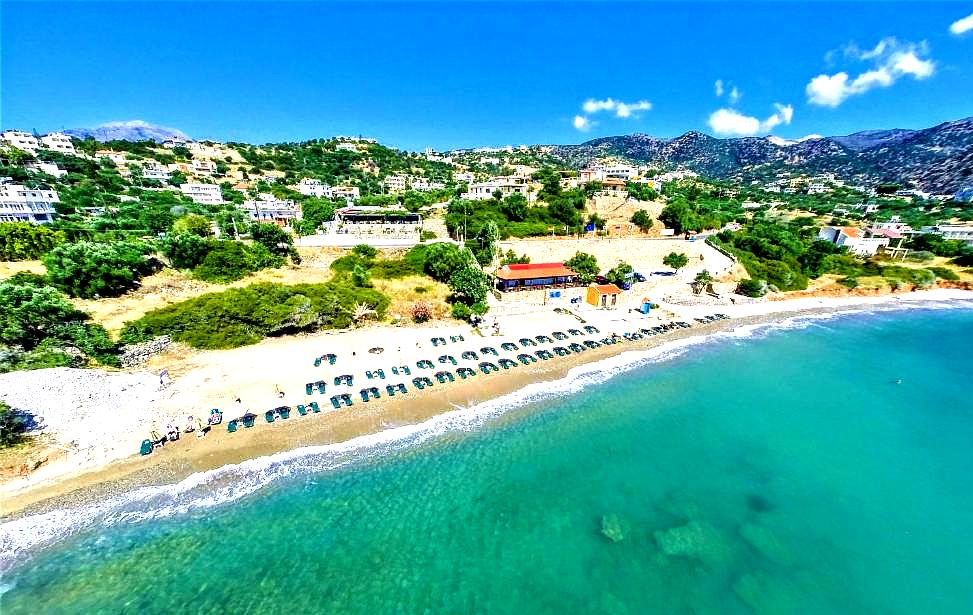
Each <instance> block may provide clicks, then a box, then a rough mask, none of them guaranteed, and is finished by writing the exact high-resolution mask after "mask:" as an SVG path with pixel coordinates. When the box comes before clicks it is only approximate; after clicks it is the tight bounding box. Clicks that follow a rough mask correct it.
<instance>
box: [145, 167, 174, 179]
mask: <svg viewBox="0 0 973 615" xmlns="http://www.w3.org/2000/svg"><path fill="white" fill-rule="evenodd" d="M142 177H144V178H145V179H154V180H156V181H160V182H167V181H169V177H170V175H169V171H168V170H167V169H166V168H165V167H163V166H162V165H160V164H147V165H145V166H144V167H142Z"/></svg>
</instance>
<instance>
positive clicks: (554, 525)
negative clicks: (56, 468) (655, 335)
mask: <svg viewBox="0 0 973 615" xmlns="http://www.w3.org/2000/svg"><path fill="white" fill-rule="evenodd" d="M941 307H943V308H945V306H941ZM899 379H901V382H898V380H899ZM971 381H973V309H971V305H970V304H968V303H967V304H966V305H965V306H963V307H960V308H958V309H957V308H955V305H954V309H908V310H899V311H882V312H874V313H858V314H851V315H843V316H836V317H833V318H829V319H818V320H796V321H791V322H789V323H788V324H786V325H785V326H783V327H764V328H751V329H746V330H742V331H737V332H736V333H734V334H732V335H717V336H714V337H712V338H710V339H708V340H705V341H701V342H700V343H695V344H694V345H692V346H683V347H680V348H670V349H668V350H667V351H666V352H662V353H661V354H660V353H659V352H655V353H643V354H642V355H636V354H631V355H627V356H625V357H622V358H615V359H612V360H610V361H607V362H605V363H603V364H601V365H600V366H599V369H598V370H596V371H593V372H592V371H590V370H589V372H587V373H583V372H581V371H579V372H578V373H575V374H572V377H571V378H570V379H568V380H566V381H564V382H561V383H558V384H555V385H550V386H547V387H543V388H542V387H532V388H531V389H530V390H528V391H526V392H524V393H523V394H521V395H519V396H510V397H508V398H506V399H504V400H501V401H500V402H497V403H494V404H489V405H486V406H481V407H478V408H471V409H467V410H457V411H456V412H453V413H451V414H450V415H448V416H446V417H443V418H440V419H436V420H434V421H431V422H430V423H428V424H426V425H423V426H419V427H413V428H402V429H399V430H390V431H389V432H386V433H385V434H383V435H381V436H378V437H373V438H370V439H364V440H362V441H359V442H357V443H354V445H344V446H338V447H320V448H314V449H305V450H299V451H292V452H290V453H287V454H281V455H278V456H275V457H273V458H267V459H261V460H254V461H252V462H249V463H247V464H243V465H241V466H238V467H230V468H225V469H222V470H220V471H216V472H213V473H211V474H207V475H201V476H195V477H192V478H190V479H187V480H186V481H184V482H183V483H181V484H180V485H178V486H167V487H158V488H144V489H141V490H139V491H137V492H134V493H131V494H127V495H125V496H120V497H118V498H116V499H114V500H111V501H108V502H103V503H101V504H99V505H97V506H90V507H87V508H84V509H79V510H73V511H56V512H54V513H50V514H47V515H44V516H38V517H32V518H26V519H22V520H17V521H12V522H8V523H6V524H4V525H2V526H0V551H2V552H3V558H4V559H3V565H4V566H5V568H6V572H5V573H4V575H3V579H2V591H3V592H4V593H3V594H2V597H0V611H2V613H3V614H4V615H16V614H20V613H32V614H35V613H85V614H93V613H112V614H117V613H283V612H291V613H308V612H317V613H368V614H376V613H517V614H525V613H677V614H679V613H685V614H690V613H691V614H697V615H699V614H707V613H726V614H736V613H740V614H745V613H759V614H772V613H774V614H775V613H801V614H804V613H853V614H863V613H876V614H878V613H880V614H898V613H901V614H910V615H912V614H920V613H921V614H926V613H929V614H933V613H934V614H938V615H947V614H953V613H955V614H964V615H968V614H969V613H973V396H971V392H973V391H971Z"/></svg>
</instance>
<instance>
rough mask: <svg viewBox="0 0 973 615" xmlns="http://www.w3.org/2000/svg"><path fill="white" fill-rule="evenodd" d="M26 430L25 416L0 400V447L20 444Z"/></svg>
mask: <svg viewBox="0 0 973 615" xmlns="http://www.w3.org/2000/svg"><path fill="white" fill-rule="evenodd" d="M26 432H27V419H26V417H24V415H22V414H21V413H19V412H17V411H15V410H14V409H13V408H11V407H10V406H8V405H7V404H6V403H5V402H2V401H0V448H6V447H8V446H15V445H17V444H20V443H21V442H23V441H24V438H25V435H24V434H25V433H26Z"/></svg>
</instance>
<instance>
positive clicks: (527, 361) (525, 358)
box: [517, 353, 537, 365]
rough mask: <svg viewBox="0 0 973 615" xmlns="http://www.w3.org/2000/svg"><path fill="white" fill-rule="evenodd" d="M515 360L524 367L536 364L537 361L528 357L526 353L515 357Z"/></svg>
mask: <svg viewBox="0 0 973 615" xmlns="http://www.w3.org/2000/svg"><path fill="white" fill-rule="evenodd" d="M517 360H518V361H520V362H521V363H523V364H524V365H530V364H531V363H537V359H535V358H534V357H532V356H530V355H529V354H527V353H523V354H519V355H517Z"/></svg>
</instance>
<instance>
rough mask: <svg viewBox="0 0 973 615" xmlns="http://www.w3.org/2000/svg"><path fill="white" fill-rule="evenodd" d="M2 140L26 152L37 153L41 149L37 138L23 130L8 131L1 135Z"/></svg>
mask: <svg viewBox="0 0 973 615" xmlns="http://www.w3.org/2000/svg"><path fill="white" fill-rule="evenodd" d="M0 138H3V140H4V142H5V143H7V145H12V146H14V147H16V148H17V149H22V150H24V151H25V152H31V153H35V152H37V150H38V149H40V147H41V144H40V142H39V141H38V140H37V137H35V136H34V135H32V134H30V133H29V132H24V131H23V130H7V131H5V132H3V133H2V134H0Z"/></svg>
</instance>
